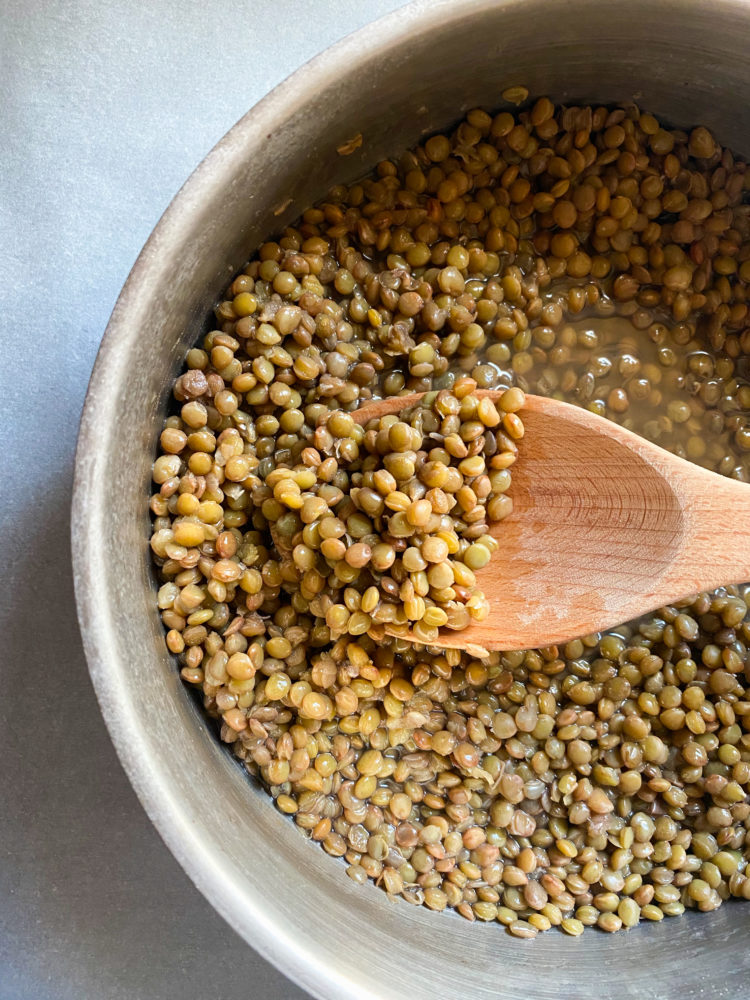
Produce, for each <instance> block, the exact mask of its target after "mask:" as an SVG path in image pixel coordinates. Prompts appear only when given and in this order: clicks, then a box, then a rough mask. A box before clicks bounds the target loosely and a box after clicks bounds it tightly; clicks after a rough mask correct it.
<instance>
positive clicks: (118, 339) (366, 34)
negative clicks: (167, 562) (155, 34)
mask: <svg viewBox="0 0 750 1000" xmlns="http://www.w3.org/2000/svg"><path fill="white" fill-rule="evenodd" d="M589 2H591V3H592V5H593V3H595V2H596V0H589ZM523 5H524V0H412V2H411V3H408V4H406V5H405V6H403V7H399V8H397V9H396V10H394V11H392V12H391V13H389V14H386V15H385V16H383V17H381V18H379V19H378V20H376V21H374V22H371V23H369V24H367V25H365V26H363V27H362V28H360V29H358V30H357V31H355V32H353V33H351V34H349V35H346V36H345V37H344V38H342V39H341V40H339V41H338V42H336V43H334V44H333V45H332V46H330V47H328V48H327V49H325V50H324V51H323V52H321V53H319V54H318V55H316V56H314V57H313V58H312V59H310V60H309V61H307V62H306V63H304V64H303V65H302V66H300V67H299V68H298V69H296V70H295V71H294V72H293V73H291V74H290V75H289V76H288V77H287V78H286V79H285V80H284V81H283V82H281V83H280V84H278V85H277V86H276V87H275V88H274V89H273V90H271V91H270V92H269V93H268V94H267V95H266V96H265V97H263V98H262V99H261V100H260V101H259V102H258V103H256V104H255V105H254V106H253V107H252V108H251V109H250V110H249V111H248V112H247V113H246V114H245V115H243V117H242V118H240V119H239V121H238V122H237V123H236V124H235V125H234V126H233V127H232V128H231V129H230V130H229V131H228V132H227V133H226V134H225V136H224V137H223V138H221V139H220V140H219V142H218V143H217V144H216V145H215V146H214V147H213V149H212V150H211V151H210V152H209V153H208V154H207V155H206V157H205V158H204V159H203V160H202V161H201V163H200V164H199V165H198V166H197V167H196V169H195V170H194V171H193V172H192V174H191V175H190V177H189V178H188V179H187V181H186V182H185V183H184V185H183V186H182V187H181V188H180V190H179V191H178V192H177V194H176V195H175V196H174V198H173V199H172V201H171V202H170V204H169V205H168V207H167V208H166V210H165V211H164V213H163V215H162V216H161V218H160V220H159V221H158V223H157V225H156V226H155V228H154V230H153V232H152V233H151V235H150V237H149V238H148V240H147V242H146V243H145V245H144V247H143V249H142V250H141V252H140V254H139V255H138V258H137V259H136V261H135V263H134V265H133V267H132V269H131V271H130V274H129V275H128V278H127V280H126V282H125V284H124V286H123V289H122V291H121V293H120V295H119V297H118V299H117V302H116V304H115V307H114V310H113V312H112V316H111V318H110V320H109V322H108V324H107V327H106V329H105V331H104V335H103V338H102V341H101V345H100V348H99V351H98V353H97V357H96V361H95V365H94V368H93V372H92V375H91V379H90V381H89V385H88V389H87V392H86V396H85V400H84V406H83V412H82V417H81V423H80V430H79V435H78V441H77V446H76V454H75V472H74V486H73V499H72V512H71V545H72V558H73V574H74V587H75V595H76V604H77V609H78V619H79V624H80V628H81V635H82V639H83V646H84V652H85V656H86V660H87V664H88V668H89V672H90V675H91V679H92V682H93V685H94V689H95V692H96V695H97V699H98V701H99V705H100V708H101V712H102V715H103V717H104V720H105V723H106V725H107V728H108V730H109V734H110V737H111V739H112V742H113V744H114V746H115V750H116V752H117V755H118V757H119V759H120V762H121V764H122V766H123V768H124V769H125V772H126V774H127V775H128V778H129V780H130V783H131V784H132V786H133V788H134V790H135V792H136V794H137V796H138V798H139V799H140V801H141V804H142V805H143V807H144V809H145V810H146V813H147V814H148V816H149V818H150V820H151V821H152V823H153V824H154V826H155V827H156V829H157V831H158V832H159V834H160V836H161V837H162V839H163V840H164V842H165V843H166V844H167V846H168V847H169V849H170V851H171V853H172V854H173V855H174V857H175V858H176V860H177V861H178V862H179V864H180V865H181V867H182V868H183V869H184V871H185V872H186V874H187V875H188V876H189V878H190V879H191V881H192V882H193V883H194V884H195V886H196V887H197V888H198V889H199V890H200V892H201V893H202V894H203V895H204V896H205V897H206V899H207V900H208V901H209V902H210V903H211V905H212V906H213V907H214V909H216V910H217V912H218V913H219V914H220V915H221V916H222V917H223V918H224V919H225V920H226V922H227V923H228V924H229V925H230V927H231V928H232V929H233V930H235V931H236V932H237V933H238V934H239V935H240V936H241V937H242V938H243V940H245V941H246V942H247V943H248V944H250V945H251V946H252V947H253V948H254V949H255V950H256V951H258V952H259V954H261V956H262V957H263V958H265V959H267V960H268V961H270V962H271V963H272V964H273V965H275V966H276V968H277V969H279V971H280V972H282V973H283V974H284V975H285V976H287V977H288V978H289V979H291V980H292V981H294V982H295V983H297V984H298V985H299V986H301V987H302V988H303V989H306V990H308V991H309V992H310V993H312V994H313V995H315V996H317V997H319V998H330V1000H350V998H352V997H355V996H356V997H357V998H358V1000H360V998H361V1000H381V998H380V997H379V996H378V994H377V993H376V992H374V991H373V988H364V987H363V984H362V982H361V980H356V981H355V979H354V978H352V977H350V976H349V975H345V974H342V973H341V972H340V971H339V970H338V969H337V968H336V966H335V965H327V964H326V963H325V960H324V958H323V959H322V958H321V956H320V955H319V954H318V953H316V952H315V951H314V949H313V947H312V946H311V940H312V939H309V938H308V939H305V938H293V937H292V936H291V935H290V934H289V933H288V932H287V931H286V930H285V929H284V927H283V926H282V925H280V924H279V923H277V922H276V921H274V920H273V919H271V918H269V916H268V915H267V913H266V912H265V907H264V901H263V898H262V897H261V895H260V894H259V893H257V892H254V893H251V892H250V891H249V890H247V889H245V888H242V889H240V888H239V887H238V885H237V883H236V882H235V881H234V880H233V879H232V878H231V873H230V872H229V871H228V870H227V869H226V868H225V867H222V866H221V865H220V864H219V862H218V860H217V858H216V857H215V856H214V855H213V853H212V852H211V851H209V850H206V848H205V845H204V843H203V842H202V841H201V839H200V838H199V837H198V836H197V835H196V832H195V831H194V830H193V828H192V824H191V821H190V817H189V816H188V814H187V811H186V808H185V806H184V803H183V802H181V800H180V796H179V794H178V793H175V790H174V788H173V787H172V785H171V783H170V781H169V778H168V774H167V770H166V768H165V767H164V765H163V763H162V761H161V760H160V759H159V758H158V757H154V755H152V754H151V753H150V752H149V747H148V742H147V739H146V732H145V728H144V724H143V721H142V719H141V718H140V717H139V712H138V706H137V704H136V703H135V702H134V700H133V699H132V697H131V696H130V694H129V693H128V690H127V686H126V684H125V680H124V676H125V670H126V666H125V665H124V664H122V663H120V662H118V657H117V656H116V654H115V652H114V651H115V649H116V640H115V636H116V635H117V633H118V628H117V620H116V615H115V614H113V608H112V607H111V601H110V600H109V599H108V597H107V593H106V590H104V591H103V596H102V588H100V587H98V586H97V582H98V581H100V580H103V579H105V578H106V575H107V567H106V564H105V562H104V559H103V557H102V553H101V550H100V546H99V544H98V543H99V539H100V538H101V537H102V532H103V530H107V529H110V530H111V525H109V524H106V523H105V522H104V520H103V513H104V511H103V503H102V499H103V497H104V495H105V490H106V484H105V483H104V482H103V479H104V477H103V475H102V468H103V465H104V455H105V454H106V453H107V438H108V434H109V435H111V432H112V425H113V423H114V418H113V416H112V414H111V410H110V409H109V408H108V407H107V401H108V399H110V398H111V397H112V396H113V395H114V394H115V393H114V388H115V387H116V386H118V385H121V384H122V382H123V380H124V379H125V378H126V374H125V373H126V371H127V360H128V358H129V356H131V353H132V351H133V347H134V344H135V341H136V339H137V337H138V330H139V327H140V325H141V323H142V322H143V321H144V320H145V318H146V316H147V313H148V308H147V307H148V303H149V301H150V300H151V299H152V298H153V296H154V295H155V294H156V290H157V289H158V287H159V286H160V284H161V282H162V280H163V275H164V273H165V271H166V270H167V269H168V263H167V262H168V261H169V260H170V259H171V256H172V253H173V251H174V248H175V247H177V246H179V245H180V244H181V243H182V242H183V241H184V239H185V237H186V235H187V234H188V232H189V230H190V221H189V220H190V219H191V217H192V216H193V215H194V214H195V213H196V212H197V211H198V210H199V208H200V206H201V204H202V203H204V202H205V201H206V199H207V198H210V197H211V195H212V192H213V191H215V190H216V188H217V187H222V186H228V185H229V184H230V182H231V179H232V176H233V175H234V174H235V172H236V167H237V164H238V162H245V161H247V160H248V159H249V158H250V157H253V156H257V157H262V149H263V143H264V139H265V136H266V135H267V134H268V133H270V132H272V131H273V130H275V129H278V128H279V126H280V124H283V123H284V122H285V121H288V120H289V119H290V118H292V116H293V115H294V114H296V113H298V112H299V110H300V109H301V108H302V107H304V106H305V105H306V104H308V103H309V102H310V95H314V94H315V93H317V92H319V91H321V90H324V89H325V88H327V87H329V86H331V85H332V84H334V83H335V81H336V80H337V78H338V76H339V75H340V67H341V66H342V65H344V66H345V65H347V64H349V63H354V62H358V63H362V62H363V52H366V56H365V57H364V59H365V60H366V61H367V62H372V61H383V60H385V59H386V58H387V55H388V52H389V50H391V49H393V48H396V47H398V46H400V45H401V44H402V42H403V40H404V38H406V37H407V36H410V35H411V36H414V37H416V36H420V35H424V34H427V33H429V32H430V28H431V23H434V20H435V19H436V18H437V19H440V20H441V22H442V25H443V27H445V26H446V25H448V26H450V25H451V24H457V23H459V22H461V21H462V20H464V19H465V18H466V17H476V16H478V15H481V14H482V13H483V12H485V11H497V10H498V9H499V8H503V9H507V10H510V9H513V8H519V7H522V6H523ZM662 6H663V7H665V8H671V9H672V10H673V11H675V12H679V11H680V10H683V9H685V8H690V7H694V6H696V0H665V2H663V3H662ZM721 7H722V9H724V10H731V9H734V10H736V11H738V12H739V11H742V13H743V15H744V16H750V0H722V3H721Z"/></svg>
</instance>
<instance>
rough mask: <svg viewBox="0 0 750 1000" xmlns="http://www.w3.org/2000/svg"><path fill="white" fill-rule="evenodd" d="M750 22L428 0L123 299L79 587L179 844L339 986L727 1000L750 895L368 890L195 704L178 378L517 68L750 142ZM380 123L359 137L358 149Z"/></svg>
mask: <svg viewBox="0 0 750 1000" xmlns="http://www.w3.org/2000/svg"><path fill="white" fill-rule="evenodd" d="M749 24H750V8H749V7H748V6H746V5H745V4H744V3H742V2H735V3H729V2H723V0H722V2H713V3H711V4H707V3H701V2H698V0H696V2H694V3H688V2H682V3H678V2H665V3H661V2H657V0H649V2H641V0H636V2H632V0H631V2H629V3H627V4H625V3H622V4H620V3H608V2H604V3H603V2H602V0H597V2H588V0H567V2H565V3H561V2H557V3H555V2H540V0H523V2H516V0H511V2H506V3H500V4H498V3H476V2H473V3H472V2H469V3H461V2H456V0H453V2H441V3H437V4H436V3H434V2H431V3H425V4H416V5H413V6H412V7H411V8H407V9H406V10H404V11H403V12H398V13H396V14H394V15H392V16H391V17H390V18H389V19H387V20H386V22H384V23H382V24H380V25H376V26H374V27H372V28H370V29H365V30H364V31H363V32H362V33H360V34H359V35H358V36H356V38H355V39H354V40H351V41H346V42H344V43H343V44H342V46H339V47H338V49H337V50H334V52H333V53H331V54H329V55H327V56H324V57H323V58H322V60H319V61H318V62H316V63H314V64H312V65H311V66H308V67H306V68H305V69H303V70H302V71H301V72H300V73H298V74H297V75H296V76H295V78H294V79H293V80H292V81H291V82H290V83H289V84H287V85H284V87H283V88H281V89H280V90H279V91H277V92H275V94H274V95H272V96H271V97H270V98H269V99H267V100H266V102H265V103H264V105H263V106H262V107H261V108H260V109H259V110H258V111H256V112H253V113H251V115H250V116H248V117H247V118H246V119H243V121H242V122H241V123H240V124H239V125H238V126H237V127H236V128H235V129H234V130H233V132H232V133H230V135H229V137H228V138H227V139H225V140H224V141H223V143H222V144H221V145H220V147H218V148H217V150H216V151H214V153H213V154H211V156H210V157H209V158H208V160H207V161H205V163H204V165H202V167H201V168H199V170H198V172H197V173H196V175H194V177H193V178H192V179H191V180H190V181H189V182H188V184H187V185H186V187H185V188H184V189H183V192H182V193H181V194H180V196H179V197H178V199H177V200H176V201H175V203H174V204H173V206H172V208H171V209H170V210H169V212H168V214H167V216H166V217H165V219H164V221H163V222H162V223H161V224H160V227H159V229H158V230H157V231H156V233H155V235H154V237H153V238H152V240H151V242H150V243H149V245H148V246H147V248H146V250H145V251H144V254H143V256H142V258H141V259H140V261H139V263H138V265H137V266H136V269H135V271H134V274H133V276H132V277H131V280H130V282H129V284H128V286H127V288H126V290H125V292H124V295H123V297H122V299H121V301H120V303H119V304H118V307H117V309H116V311H115V314H114V316H113V320H112V323H111V326H110V329H109V332H108V334H107V338H106V341H105V345H104V348H103V351H102V354H101V356H100V360H99V362H98V365H97V370H96V372H95V375H94V379H93V381H92V388H91V394H90V397H89V402H88V404H87V410H86V414H85V417H84V422H83V430H82V437H81V445H80V449H81V450H80V452H79V467H78V494H77V508H76V518H75V526H74V530H75V531H76V532H77V539H78V540H77V542H76V550H77V576H78V579H77V585H78V591H79V599H80V604H81V614H82V622H83V627H84V632H85V636H86V643H87V651H88V655H89V660H90V663H91V667H92V674H93V676H94V680H95V682H96V684H97V690H98V693H99V696H100V699H101V701H102V707H103V710H104V713H105V716H106V717H107V721H108V723H109V726H110V729H111V730H112V733H113V737H114V739H115V742H116V744H117V746H118V749H119V751H120V754H121V756H122V758H123V761H124V763H125V764H126V766H127V768H128V770H129V772H130V774H131V778H132V780H133V782H134V784H135V785H136V788H137V790H138V791H139V792H140V794H141V796H142V798H143V800H144V803H145V804H146V806H147V808H148V810H149V812H150V814H151V816H152V818H153V819H154V820H155V822H156V823H157V826H158V827H159V829H160V830H161V832H162V834H163V835H164V836H165V838H166V839H167V841H168V843H169V844H170V846H171V847H172V849H173V850H174V852H175V854H176V855H177V856H178V858H179V859H180V860H181V861H182V862H183V864H184V865H185V867H186V868H187V870H188V871H189V873H190V874H191V876H192V877H193V879H194V880H195V881H196V883H197V884H198V885H199V887H200V888H201V889H202V890H203V891H204V892H205V893H206V895H208V896H209V898H210V899H211V901H212V902H213V903H214V904H215V905H216V906H217V908H218V909H219V910H220V911H221V912H222V913H223V914H224V915H225V916H226V917H227V919H228V920H229V921H230V923H231V924H232V925H233V926H234V927H235V928H236V929H237V930H238V931H239V933H240V934H242V935H243V936H245V937H246V939H247V940H248V941H249V942H250V943H251V944H254V945H256V946H257V947H258V948H259V949H260V950H261V951H264V952H265V953H266V954H267V955H268V956H269V957H270V958H271V959H272V960H273V961H275V962H276V963H277V964H278V965H279V966H280V967H282V968H286V969H287V971H288V972H289V973H290V975H292V976H293V977H294V978H296V979H297V980H298V981H300V982H302V983H304V984H305V985H307V986H308V988H309V989H310V990H312V991H313V992H315V993H317V994H318V995H320V996H326V997H338V998H343V997H355V996H356V997H359V998H368V997H369V998H377V1000H391V998H392V1000H395V998H402V997H406V996H409V997H410V998H411V1000H427V998H432V997H434V996H436V995H438V996H441V997H442V998H444V1000H486V998H490V997H493V998H521V997H529V998H531V1000H572V998H573V997H575V998H576V1000H594V998H596V1000H609V998H614V997H630V996H633V997H636V996H637V997H639V998H640V1000H648V998H650V1000H657V998H661V1000H667V998H672V997H676V996H681V997H682V998H683V1000H696V998H697V997H698V996H700V995H702V994H703V989H704V984H705V982H706V977H707V976H711V990H712V996H713V997H714V998H715V1000H722V998H727V1000H728V998H736V1000H739V998H740V997H744V996H745V995H746V988H745V985H744V984H745V981H746V977H747V973H748V970H750V961H749V960H748V958H747V951H746V950H745V947H744V946H745V939H746V935H747V933H748V932H749V931H750V908H745V907H742V906H740V905H728V906H726V907H723V908H722V909H721V910H720V911H718V912H717V913H714V914H711V915H707V916H703V915H696V914H691V915H688V916H686V917H684V918H683V919H680V920H675V921H665V922H664V923H663V924H661V925H658V926H649V927H640V928H638V929H636V930H634V931H631V932H629V933H628V934H627V935H624V934H621V935H616V936H607V935H604V934H599V933H590V934H588V933H587V934H586V935H584V937H583V938H581V939H577V940H573V939H569V938H565V937H564V936H563V935H561V934H557V933H551V934H547V935H544V936H542V937H540V938H539V939H538V940H537V941H536V942H534V943H532V944H527V943H524V942H519V941H516V940H513V939H511V938H509V937H507V936H506V935H505V934H504V933H503V932H502V930H501V928H499V927H498V926H496V925H490V926H477V925H474V926H470V925H469V924H467V923H465V922H464V921H461V920H460V919H458V918H455V919H454V918H450V917H445V916H442V917H440V916H437V915H433V914H430V913H429V912H427V911H425V910H422V909H418V908H413V907H409V906H408V905H406V904H402V903H399V904H392V903H389V902H388V900H387V899H386V897H385V895H384V894H383V893H381V892H379V891H377V890H376V889H374V888H373V887H371V886H367V887H364V888H356V887H354V886H353V885H352V884H351V883H350V882H349V880H348V879H347V878H346V877H345V875H344V870H343V868H342V867H341V865H340V864H339V863H338V862H335V861H333V860H332V859H330V858H328V857H327V856H326V855H325V854H324V853H323V852H322V851H321V850H319V849H317V848H314V847H312V846H311V845H309V844H306V843H305V842H304V840H303V839H302V837H301V836H300V834H299V832H298V831H297V830H296V828H295V827H294V826H293V825H292V824H291V823H290V822H285V821H284V820H283V819H282V817H281V816H280V815H279V814H278V813H277V812H276V811H275V810H274V809H273V807H272V806H271V805H270V804H269V801H268V799H267V797H266V796H265V795H264V793H262V792H261V791H260V790H259V789H257V788H254V787H253V786H252V785H251V784H250V783H249V782H248V780H247V779H246V778H245V776H244V775H243V773H242V772H241V771H240V770H239V768H238V767H237V766H236V765H235V764H234V763H233V762H232V761H231V759H230V758H229V757H228V755H227V754H226V753H225V752H224V751H223V750H222V749H221V748H220V747H219V746H218V744H217V743H216V742H215V740H214V738H213V735H212V734H211V733H210V732H209V730H208V728H207V726H206V724H205V722H204V721H203V720H202V719H201V717H200V715H199V714H198V712H197V711H196V709H195V708H194V706H193V703H192V702H191V700H190V698H189V696H188V693H187V692H186V691H185V690H184V689H183V688H182V686H181V683H180V681H179V679H178V677H177V673H176V670H175V667H174V664H173V663H172V662H171V661H170V660H169V658H168V657H167V656H166V654H165V651H164V646H163V639H162V637H161V627H160V624H159V621H158V618H157V615H156V613H155V609H154V600H153V584H152V580H151V575H150V568H149V560H148V552H147V549H146V546H145V544H144V539H145V537H146V533H147V524H146V516H145V497H146V495H147V491H148V483H149V478H150V461H151V457H152V454H153V450H154V446H155V441H156V436H157V433H158V424H159V418H160V413H161V412H162V409H163V407H164V406H165V405H166V398H167V393H168V385H169V381H170V378H171V377H172V375H173V374H174V372H175V370H176V368H177V366H178V364H179V359H180V358H181V357H182V356H183V354H184V351H185V350H186V348H187V347H188V346H189V345H190V344H191V342H193V341H194V340H195V338H196V336H197V335H198V333H199V332H200V329H201V328H202V324H203V322H204V320H205V317H206V314H207V312H208V306H209V305H210V304H211V303H212V302H213V301H214V300H215V299H216V297H217V296H218V295H219V294H220V292H221V290H222V288H223V287H224V286H225V285H226V284H227V282H228V281H229V280H230V278H231V276H232V273H233V272H234V271H235V270H236V269H237V268H238V267H240V266H241V265H242V264H243V263H244V261H245V260H246V258H247V257H248V255H249V253H250V252H251V250H252V249H253V247H254V246H256V245H257V244H258V242H259V241H260V240H262V239H263V238H264V237H266V236H268V235H270V234H272V233H274V232H276V231H278V230H279V228H281V227H282V225H283V224H284V223H286V222H288V221H290V220H291V219H293V218H294V217H295V216H296V215H298V214H299V212H300V211H301V210H303V209H304V208H305V207H307V206H308V205H309V204H311V203H312V202H313V201H314V200H315V199H316V198H319V197H320V196H321V195H323V194H324V193H325V191H326V190H327V189H328V188H329V187H330V186H331V185H333V184H334V183H337V182H340V181H343V180H351V179H353V178H355V177H356V176H358V175H360V174H362V173H364V172H365V171H366V169H368V168H369V167H370V166H372V165H373V164H374V163H375V162H377V161H378V160H379V159H382V158H384V157H386V156H388V155H391V154H395V153H398V152H399V151H401V150H403V149H405V148H407V147H408V146H410V145H413V144H414V143H415V142H416V141H417V140H419V139H420V137H421V136H422V135H424V134H426V133H429V132H431V131H434V130H435V129H437V128H440V127H443V126H446V125H449V124H451V123H452V122H455V121H456V120H457V119H458V118H459V117H460V116H461V114H462V112H464V111H466V110H468V109H470V108H472V107H475V106H482V107H485V108H488V109H490V110H492V109H495V108H497V107H499V106H500V105H501V98H500V94H501V92H502V91H503V90H504V89H505V88H506V87H507V86H509V85H511V84H523V85H525V86H526V87H528V89H529V90H530V92H531V94H532V96H539V95H542V94H547V95H549V96H550V97H552V98H553V99H555V100H558V101H563V102H567V103H578V102H596V103H608V102H621V101H636V102H637V103H639V105H641V106H642V107H643V108H646V109H648V110H650V111H653V112H655V113H656V114H659V115H662V116H664V117H665V118H666V119H668V120H669V121H670V122H672V123H674V124H677V125H689V124H697V123H700V124H705V125H707V126H709V127H710V128H712V129H713V130H714V131H715V133H716V135H717V137H718V138H719V139H720V140H721V141H722V142H725V143H728V144H730V145H731V146H733V147H734V148H735V149H736V150H738V151H740V152H741V151H742V149H743V145H744V148H745V150H746V151H747V142H748V139H747V136H748V135H749V134H750V105H749V104H748V102H747V101H746V94H747V90H748V84H749V83H750V47H748V46H747V44H746V40H747V37H748V25H749ZM359 133H361V134H362V137H363V142H362V145H361V147H360V148H359V149H357V150H356V151H355V153H353V154H352V155H350V156H341V155H339V154H337V152H336V149H337V147H339V146H340V145H342V144H343V143H344V142H346V141H347V140H349V139H351V138H352V137H353V136H355V135H357V134H359ZM290 198H291V199H292V200H291V202H289V203H288V199H290ZM287 203H288V204H287ZM281 206H286V207H285V208H283V209H282V211H281V212H280V213H279V214H278V215H277V214H275V210H278V209H279V208H280V207H281ZM714 977H715V978H714Z"/></svg>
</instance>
